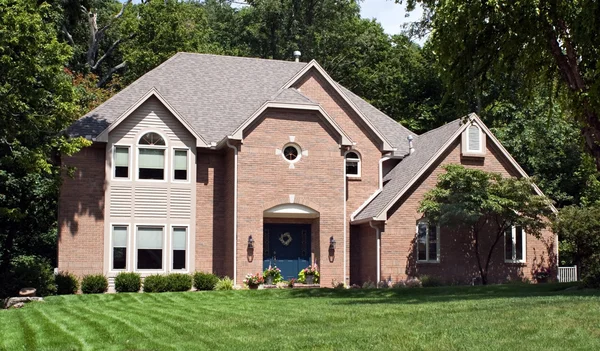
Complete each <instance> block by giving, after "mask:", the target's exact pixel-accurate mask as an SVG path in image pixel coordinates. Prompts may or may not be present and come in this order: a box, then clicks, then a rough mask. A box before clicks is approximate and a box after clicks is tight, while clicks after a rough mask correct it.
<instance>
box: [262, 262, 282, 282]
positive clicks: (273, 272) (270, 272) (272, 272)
mask: <svg viewBox="0 0 600 351" xmlns="http://www.w3.org/2000/svg"><path fill="white" fill-rule="evenodd" d="M263 277H265V278H267V277H273V283H279V282H280V281H282V280H283V278H282V277H281V269H279V268H277V266H273V267H271V265H269V268H267V269H265V271H264V272H263Z"/></svg>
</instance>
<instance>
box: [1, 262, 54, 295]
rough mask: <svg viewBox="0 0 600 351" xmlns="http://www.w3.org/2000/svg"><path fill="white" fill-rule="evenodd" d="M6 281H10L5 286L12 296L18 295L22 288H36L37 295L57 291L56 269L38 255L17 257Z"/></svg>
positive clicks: (7, 292)
mask: <svg viewBox="0 0 600 351" xmlns="http://www.w3.org/2000/svg"><path fill="white" fill-rule="evenodd" d="M6 281H8V284H6V288H5V289H6V294H7V295H10V296H17V295H18V293H19V290H20V289H22V288H35V289H36V295H37V296H47V295H53V294H55V293H56V282H55V280H54V271H53V269H52V267H51V266H50V263H48V261H47V260H45V259H42V258H40V257H37V256H18V257H15V258H14V259H13V260H12V270H11V272H10V273H9V276H8V279H6ZM1 285H4V283H3V284H1Z"/></svg>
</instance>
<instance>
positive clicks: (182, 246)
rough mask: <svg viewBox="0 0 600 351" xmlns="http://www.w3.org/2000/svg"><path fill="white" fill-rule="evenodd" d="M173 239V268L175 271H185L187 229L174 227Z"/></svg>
mask: <svg viewBox="0 0 600 351" xmlns="http://www.w3.org/2000/svg"><path fill="white" fill-rule="evenodd" d="M172 235H173V237H172V238H171V247H172V250H173V252H172V256H171V257H172V266H171V269H173V270H179V269H181V270H185V269H186V268H187V267H186V263H187V228H186V227H173V231H172Z"/></svg>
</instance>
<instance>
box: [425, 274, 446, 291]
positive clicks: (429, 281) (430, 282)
mask: <svg viewBox="0 0 600 351" xmlns="http://www.w3.org/2000/svg"><path fill="white" fill-rule="evenodd" d="M421 285H422V286H423V287H425V288H431V287H436V286H442V285H444V283H443V282H442V280H441V279H440V278H438V277H435V276H431V275H423V276H421Z"/></svg>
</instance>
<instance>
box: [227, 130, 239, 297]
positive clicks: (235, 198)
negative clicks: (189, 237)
mask: <svg viewBox="0 0 600 351" xmlns="http://www.w3.org/2000/svg"><path fill="white" fill-rule="evenodd" d="M226 140H227V147H229V148H231V149H233V152H234V154H233V158H234V160H233V284H234V285H237V224H238V218H237V212H238V148H237V147H236V146H235V145H232V144H231V143H230V142H229V137H227V139H226Z"/></svg>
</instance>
